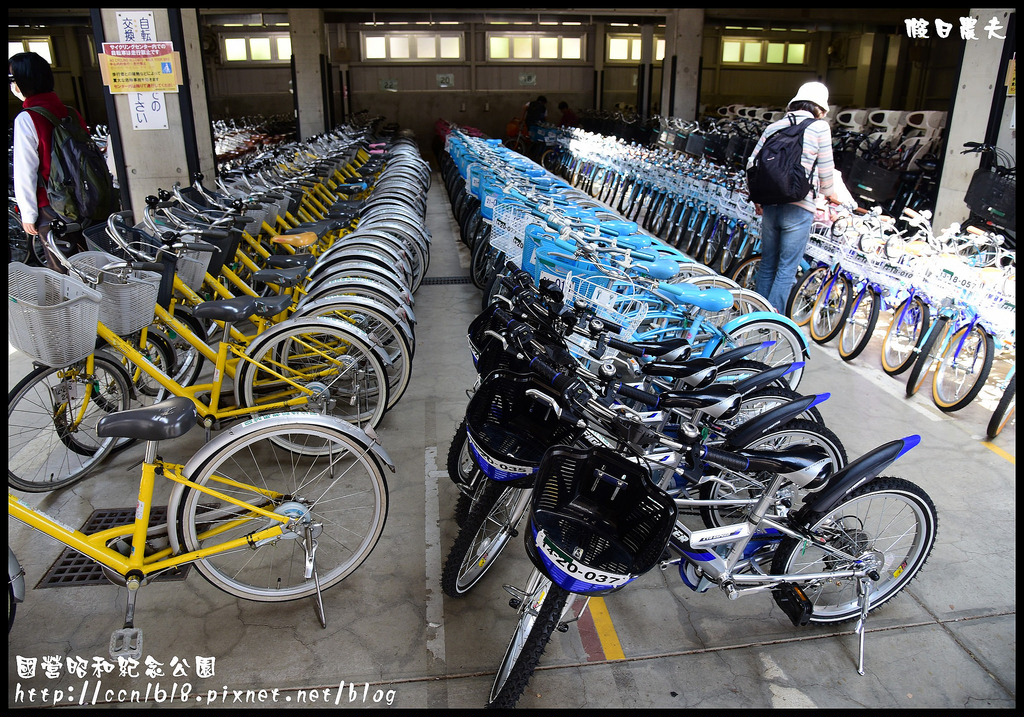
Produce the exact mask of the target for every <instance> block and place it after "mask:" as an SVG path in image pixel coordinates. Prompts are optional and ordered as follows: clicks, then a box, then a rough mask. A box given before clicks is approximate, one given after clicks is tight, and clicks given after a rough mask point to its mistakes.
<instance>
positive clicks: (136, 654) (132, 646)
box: [110, 577, 142, 660]
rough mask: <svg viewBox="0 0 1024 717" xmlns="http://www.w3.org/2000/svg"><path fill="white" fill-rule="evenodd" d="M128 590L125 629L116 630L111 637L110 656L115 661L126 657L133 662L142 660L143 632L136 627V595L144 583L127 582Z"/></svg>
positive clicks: (133, 580)
mask: <svg viewBox="0 0 1024 717" xmlns="http://www.w3.org/2000/svg"><path fill="white" fill-rule="evenodd" d="M125 587H126V588H127V589H128V607H127V608H126V609H125V614H124V627H122V628H121V629H120V630H114V632H113V633H112V634H111V635H110V656H111V657H112V658H114V659H115V660H116V659H117V658H119V657H125V658H129V659H132V660H140V659H142V630H141V629H140V628H137V627H135V624H134V623H135V595H136V593H138V591H139V588H140V587H142V583H141V582H140V581H139V579H138V578H136V577H130V578H128V579H127V581H126V582H125Z"/></svg>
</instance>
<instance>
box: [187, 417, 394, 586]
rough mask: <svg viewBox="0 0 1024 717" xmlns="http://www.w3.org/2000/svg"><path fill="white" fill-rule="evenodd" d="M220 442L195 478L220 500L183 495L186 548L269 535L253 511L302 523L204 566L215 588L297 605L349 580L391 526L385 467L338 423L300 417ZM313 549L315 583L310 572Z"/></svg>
mask: <svg viewBox="0 0 1024 717" xmlns="http://www.w3.org/2000/svg"><path fill="white" fill-rule="evenodd" d="M215 440H216V441H218V442H219V443H218V444H217V446H218V447H217V448H215V449H214V450H213V451H212V453H210V454H209V455H207V456H206V457H205V458H203V459H201V462H200V463H199V464H198V465H196V466H194V467H193V466H191V465H190V466H187V467H186V471H187V477H189V479H190V480H192V481H193V482H195V483H196V484H197V485H199V486H203V487H206V488H209V489H212V490H214V491H216V492H217V493H219V494H220V495H211V494H208V493H204V492H202V491H200V490H199V489H198V488H192V487H186V488H185V489H184V493H183V494H182V496H181V500H180V501H179V503H178V507H177V511H176V516H175V517H176V520H177V524H176V525H177V530H178V536H179V541H180V542H181V544H182V545H183V546H184V547H185V548H186V549H187V550H189V551H194V550H202V549H210V548H216V547H217V546H218V545H223V544H225V543H226V542H228V541H230V540H235V539H238V538H244V537H245V536H247V535H249V534H251V533H253V532H254V531H257V530H262V529H264V528H266V527H268V526H269V523H270V521H269V519H268V518H265V517H262V516H260V515H259V514H257V513H254V512H253V511H251V510H250V509H249V508H248V507H247V506H254V507H259V508H263V509H264V510H269V511H272V512H274V513H278V514H282V515H288V516H290V517H292V518H293V519H294V520H293V522H292V523H291V524H290V525H287V526H286V527H285V528H284V532H283V534H282V535H281V536H280V537H279V538H275V539H272V540H271V541H269V542H267V543H265V544H255V545H249V544H245V545H243V547H241V548H238V549H235V550H229V551H227V552H224V553H220V554H215V555H210V556H208V557H206V558H203V559H201V560H197V561H196V562H195V566H196V569H197V570H198V571H199V573H200V574H201V575H202V576H203V577H204V578H206V579H207V580H208V581H209V582H210V583H211V584H213V585H214V586H216V587H218V588H220V589H221V590H223V591H225V592H227V593H230V594H231V595H234V596H236V597H240V598H245V599H247V600H257V601H261V602H283V601H287V600H296V599H298V598H302V597H307V596H310V595H313V594H315V593H316V592H317V591H318V589H319V590H326V589H327V588H329V587H331V586H332V585H335V584H336V583H338V582H340V581H342V580H344V579H345V578H346V577H348V576H349V575H350V574H351V573H352V572H353V571H354V570H355V569H356V568H358V567H359V566H360V565H361V564H362V563H363V561H364V560H366V558H367V556H369V554H370V552H371V551H372V550H373V548H374V546H375V545H376V544H377V541H378V540H379V539H380V536H381V533H382V532H383V530H384V523H385V521H386V520H387V514H388V485H387V481H386V479H385V474H384V464H383V462H382V461H381V459H380V458H379V457H378V456H377V455H376V454H375V453H374V452H373V451H372V450H370V449H368V448H367V447H366V445H365V444H364V443H363V442H362V441H360V440H358V439H356V438H355V437H353V435H351V434H349V433H348V432H346V431H345V430H343V428H342V427H341V426H336V425H332V424H331V422H329V421H326V420H323V419H320V420H316V419H314V420H312V421H302V420H297V419H296V418H294V417H293V416H292V415H291V414H284V415H280V416H275V417H268V418H265V419H262V420H258V421H255V422H249V423H245V424H242V425H240V426H236V427H234V428H231V429H229V430H228V431H226V432H225V433H223V434H221V435H220V436H218V437H217V438H216V439H215ZM282 446H300V447H301V446H308V448H309V450H305V451H298V452H296V451H294V450H290V449H287V448H284V447H282ZM222 496H224V497H222ZM225 497H230V498H233V499H235V500H236V501H238V502H240V503H242V505H235V504H233V503H231V502H230V501H228V500H226V499H225ZM314 541H315V542H314ZM311 545H315V553H314V565H315V576H314V575H313V574H308V573H309V571H307V570H306V564H307V552H308V551H307V546H311ZM318 583H319V585H318Z"/></svg>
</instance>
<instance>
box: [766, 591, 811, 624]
mask: <svg viewBox="0 0 1024 717" xmlns="http://www.w3.org/2000/svg"><path fill="white" fill-rule="evenodd" d="M772 594H773V595H774V596H775V599H776V602H777V603H778V605H779V607H781V608H782V611H783V612H784V613H786V614H787V615H788V616H789V619H790V621H792V623H793V626H794V627H802V626H804V625H806V624H807V623H808V622H810V619H811V614H812V613H813V612H814V606H813V605H811V601H810V600H808V599H807V596H806V595H805V594H804V591H803V590H801V589H800V586H798V585H796V584H795V583H783V584H782V585H780V586H779V587H777V588H773V589H772Z"/></svg>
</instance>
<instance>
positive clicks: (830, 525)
mask: <svg viewBox="0 0 1024 717" xmlns="http://www.w3.org/2000/svg"><path fill="white" fill-rule="evenodd" d="M812 520H814V523H813V524H812V525H811V526H809V527H810V529H811V531H812V532H814V533H815V534H816V535H817V536H820V537H821V538H823V539H824V542H823V545H829V546H832V547H835V548H838V549H839V550H841V551H843V552H844V553H847V554H848V555H850V556H851V558H850V559H849V560H844V559H842V558H840V557H838V556H835V555H833V554H831V553H827V552H825V551H824V550H823V549H822V548H821V547H819V546H818V543H816V542H815V541H813V540H803V539H799V540H798V539H796V538H785V539H783V541H782V542H781V543H780V544H779V547H778V548H776V550H775V557H774V559H773V561H772V573H773V574H780V575H785V574H791V573H796V574H800V573H829V572H832V571H839V570H850V569H854V568H855V567H856V566H857V564H858V563H861V562H862V561H863V560H864V559H865V558H866V557H867V558H868V559H870V560H876V561H877V562H878V568H877V572H878V573H879V576H880V579H878V580H872V581H870V590H871V593H870V595H869V597H868V610H869V611H871V610H875V609H877V608H879V607H881V606H882V605H884V604H885V603H887V602H889V601H890V600H892V599H893V598H894V597H896V596H897V595H898V594H899V593H900V592H901V591H902V590H903V588H905V587H906V586H907V584H908V583H910V581H911V580H913V579H914V577H915V576H916V575H917V574H918V573H919V572H920V571H921V568H922V567H923V566H924V564H925V562H926V561H927V560H928V556H929V555H930V554H931V550H932V546H933V545H934V544H935V536H936V533H937V531H938V524H939V518H938V514H937V513H936V510H935V505H934V504H933V503H932V500H931V498H929V497H928V494H927V493H925V492H924V491H923V490H922V489H921V488H919V487H918V486H916V485H914V484H913V483H911V482H909V481H906V480H903V479H901V478H887V477H880V478H875V479H874V480H872V481H871V482H870V483H868V484H866V485H864V486H862V487H860V488H858V489H857V490H855V491H853V492H852V493H851V494H850V495H849V497H847V498H846V499H845V500H844V501H843V502H842V503H840V504H839V506H837V507H836V508H835V509H834V510H832V511H830V512H829V513H827V514H825V515H821V516H818V517H817V518H816V519H812ZM803 591H804V593H805V594H806V595H807V597H808V599H809V600H810V601H811V603H812V604H813V606H814V609H813V612H812V613H811V622H814V623H829V624H835V623H840V622H845V621H847V620H853V619H856V618H858V617H859V616H860V612H861V611H860V605H859V600H858V597H857V580H856V579H854V578H826V579H822V580H816V581H812V582H810V583H808V584H805V585H803ZM776 599H778V598H776Z"/></svg>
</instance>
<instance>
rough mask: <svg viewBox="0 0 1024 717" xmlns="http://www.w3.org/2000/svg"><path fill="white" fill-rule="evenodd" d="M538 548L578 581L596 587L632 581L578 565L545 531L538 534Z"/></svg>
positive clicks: (615, 585) (627, 576)
mask: <svg viewBox="0 0 1024 717" xmlns="http://www.w3.org/2000/svg"><path fill="white" fill-rule="evenodd" d="M537 547H538V549H539V550H540V552H541V553H543V554H544V556H545V557H546V558H547V559H548V560H550V561H551V562H552V563H554V564H555V566H557V567H558V569H559V570H561V571H562V572H563V573H565V574H567V575H569V576H570V577H573V578H576V579H577V580H584V581H586V582H588V583H593V584H595V585H606V586H608V587H618V586H619V585H625V584H626V583H628V582H629V581H630V580H631V579H632V578H631V577H630V576H629V575H618V574H616V573H606V572H604V571H603V570H596V569H594V568H591V567H588V566H586V565H583V564H581V563H577V562H576V561H575V560H574V559H573V557H572V556H571V555H569V554H567V553H566V552H565V551H563V550H561V549H560V548H559V547H558V546H557V545H555V544H554V543H552V542H551V539H550V538H548V536H547V533H545V532H544V531H543V530H541V531H540V532H539V533H537Z"/></svg>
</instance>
